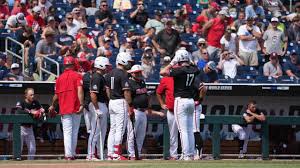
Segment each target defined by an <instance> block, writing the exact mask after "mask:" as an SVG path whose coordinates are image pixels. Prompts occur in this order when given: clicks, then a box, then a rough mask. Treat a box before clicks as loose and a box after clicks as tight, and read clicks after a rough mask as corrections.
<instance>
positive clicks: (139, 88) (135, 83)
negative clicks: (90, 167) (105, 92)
mask: <svg viewBox="0 0 300 168" xmlns="http://www.w3.org/2000/svg"><path fill="white" fill-rule="evenodd" d="M142 71H143V69H142V66H141V65H134V66H133V67H132V68H131V70H130V71H129V72H130V74H131V78H130V79H129V86H130V90H131V97H132V107H133V109H130V110H133V111H134V113H133V115H134V116H133V117H134V119H135V125H134V130H133V125H132V122H128V127H127V143H128V152H129V159H130V160H139V159H140V158H135V151H134V135H133V134H135V137H136V144H137V149H138V152H139V155H138V156H140V154H141V151H142V146H143V143H144V139H145V136H146V127H147V116H146V113H149V114H151V112H152V110H151V108H150V104H149V97H148V94H147V88H146V83H145V81H144V80H143V75H142Z"/></svg>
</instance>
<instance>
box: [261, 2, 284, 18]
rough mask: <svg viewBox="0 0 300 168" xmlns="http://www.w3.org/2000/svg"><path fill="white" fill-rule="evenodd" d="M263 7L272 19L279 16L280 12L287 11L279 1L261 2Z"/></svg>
mask: <svg viewBox="0 0 300 168" xmlns="http://www.w3.org/2000/svg"><path fill="white" fill-rule="evenodd" d="M262 2H263V7H264V8H265V9H267V10H268V11H270V12H272V15H273V16H274V17H278V16H281V13H280V12H282V11H287V10H286V8H285V6H284V5H283V4H282V2H281V0H263V1H262Z"/></svg>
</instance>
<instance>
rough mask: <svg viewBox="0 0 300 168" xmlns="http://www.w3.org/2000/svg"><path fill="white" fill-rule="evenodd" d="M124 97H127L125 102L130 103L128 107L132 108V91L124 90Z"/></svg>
mask: <svg viewBox="0 0 300 168" xmlns="http://www.w3.org/2000/svg"><path fill="white" fill-rule="evenodd" d="M124 97H125V100H126V102H127V103H128V105H129V106H131V104H132V99H131V91H130V89H125V90H124Z"/></svg>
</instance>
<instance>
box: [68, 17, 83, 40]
mask: <svg viewBox="0 0 300 168" xmlns="http://www.w3.org/2000/svg"><path fill="white" fill-rule="evenodd" d="M73 20H74V19H73V15H72V14H71V13H67V14H66V25H67V33H68V35H71V36H72V37H73V38H75V37H76V35H77V32H78V31H79V29H80V25H76V24H74V22H73Z"/></svg>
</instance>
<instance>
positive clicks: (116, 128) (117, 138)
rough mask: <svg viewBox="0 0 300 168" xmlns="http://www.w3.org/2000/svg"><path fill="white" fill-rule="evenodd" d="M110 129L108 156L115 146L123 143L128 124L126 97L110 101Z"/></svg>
mask: <svg viewBox="0 0 300 168" xmlns="http://www.w3.org/2000/svg"><path fill="white" fill-rule="evenodd" d="M109 116H110V130H109V134H108V140H107V150H108V156H112V155H113V154H114V152H115V149H114V146H115V145H120V144H122V140H123V135H124V133H125V129H126V126H127V118H128V104H127V102H126V100H125V99H116V100H110V101H109Z"/></svg>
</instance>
